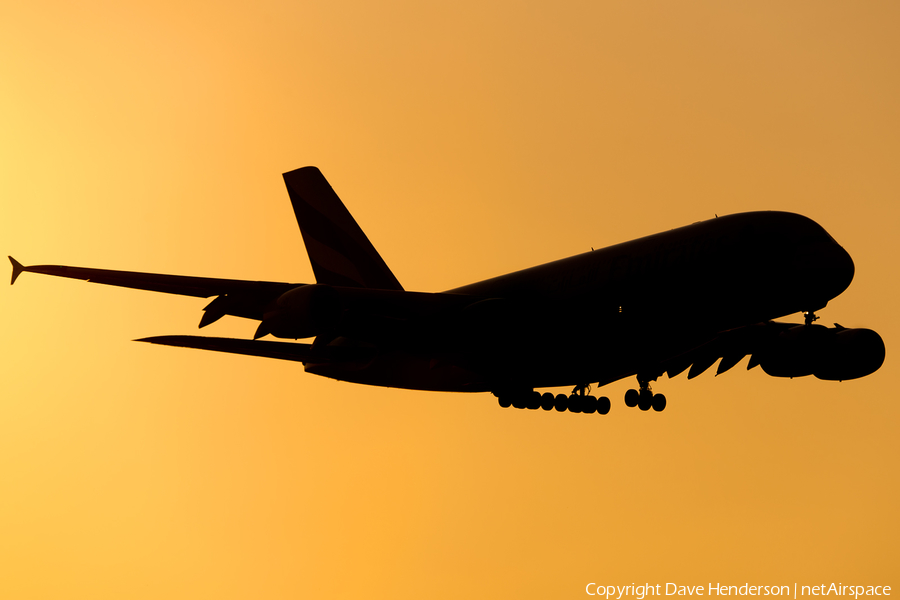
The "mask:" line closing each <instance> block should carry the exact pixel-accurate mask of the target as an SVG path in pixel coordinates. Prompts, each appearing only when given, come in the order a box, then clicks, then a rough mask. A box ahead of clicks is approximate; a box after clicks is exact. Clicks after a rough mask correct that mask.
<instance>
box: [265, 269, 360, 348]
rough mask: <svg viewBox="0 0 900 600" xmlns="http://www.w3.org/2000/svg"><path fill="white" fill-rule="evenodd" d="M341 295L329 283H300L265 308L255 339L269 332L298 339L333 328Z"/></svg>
mask: <svg viewBox="0 0 900 600" xmlns="http://www.w3.org/2000/svg"><path fill="white" fill-rule="evenodd" d="M342 312H343V310H342V307H341V302H340V298H339V297H338V293H337V291H336V290H335V289H334V288H332V287H331V286H328V285H322V284H318V283H316V284H311V285H302V286H299V287H295V288H293V289H291V290H288V291H287V292H285V293H284V294H282V295H281V296H279V297H278V299H277V300H275V302H273V303H272V304H271V305H270V306H269V307H268V308H267V309H266V311H265V314H264V315H263V319H262V322H261V323H260V324H259V328H258V329H257V330H256V334H255V335H254V336H253V338H254V339H257V338H261V337H263V336H264V335H266V334H268V333H271V334H272V335H274V336H275V337H279V338H285V339H299V338H309V337H315V336H317V335H319V334H320V333H325V332H330V331H333V330H334V328H335V327H337V325H338V323H339V322H340V320H341V313H342Z"/></svg>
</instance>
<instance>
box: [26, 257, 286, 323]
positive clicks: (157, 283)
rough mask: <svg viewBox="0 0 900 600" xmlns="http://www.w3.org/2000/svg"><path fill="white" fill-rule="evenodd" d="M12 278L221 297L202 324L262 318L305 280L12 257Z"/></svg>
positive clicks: (208, 307)
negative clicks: (192, 273)
mask: <svg viewBox="0 0 900 600" xmlns="http://www.w3.org/2000/svg"><path fill="white" fill-rule="evenodd" d="M9 261H10V262H11V263H12V267H13V271H12V280H11V281H10V284H14V283H15V282H16V279H17V278H18V277H19V275H21V274H22V273H25V272H27V273H41V274H44V275H53V276H54V277H67V278H69V279H81V280H82V281H89V282H92V283H102V284H105V285H115V286H118V287H126V288H132V289H137V290H149V291H152V292H163V293H165V294H178V295H180V296H194V297H196V298H209V297H211V296H218V298H216V299H215V300H213V302H212V303H211V304H209V306H207V307H206V308H205V309H204V310H205V312H204V316H203V320H202V321H201V322H200V326H201V327H204V326H205V325H208V324H210V323H212V322H214V321H216V320H217V319H219V318H221V317H222V316H223V315H226V314H228V315H234V316H237V317H245V318H248V319H262V316H263V311H264V309H265V307H266V305H268V304H269V303H270V302H271V301H273V300H275V299H276V298H278V297H279V296H280V295H281V294H283V293H285V292H286V291H288V290H289V289H291V288H295V287H297V286H299V285H303V284H301V283H281V282H276V281H246V280H243V279H218V278H215V277H190V276H185V275H164V274H161V273H140V272H137V271H113V270H110V269H89V268H84V267H67V266H63V265H34V266H30V267H26V266H24V265H22V264H21V263H20V262H19V261H17V260H16V259H14V258H13V257H12V256H10V257H9Z"/></svg>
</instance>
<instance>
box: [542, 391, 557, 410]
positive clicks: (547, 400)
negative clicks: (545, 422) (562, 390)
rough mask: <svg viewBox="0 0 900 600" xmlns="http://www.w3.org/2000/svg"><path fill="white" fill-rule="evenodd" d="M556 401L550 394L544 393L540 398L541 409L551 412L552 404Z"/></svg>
mask: <svg viewBox="0 0 900 600" xmlns="http://www.w3.org/2000/svg"><path fill="white" fill-rule="evenodd" d="M555 401H556V397H555V396H554V395H553V394H551V393H550V392H545V393H544V394H543V395H542V396H541V408H543V409H544V410H553V403H554V402H555Z"/></svg>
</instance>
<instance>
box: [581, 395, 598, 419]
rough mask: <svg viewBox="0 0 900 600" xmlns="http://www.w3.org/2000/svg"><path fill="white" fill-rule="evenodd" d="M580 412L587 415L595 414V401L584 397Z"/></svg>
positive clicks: (592, 398) (590, 397) (589, 397)
mask: <svg viewBox="0 0 900 600" xmlns="http://www.w3.org/2000/svg"><path fill="white" fill-rule="evenodd" d="M581 402H582V404H581V411H582V412H583V413H585V414H587V415H589V414H591V413H595V412H597V399H596V398H594V397H593V396H585V397H584V398H583V399H582V401H581Z"/></svg>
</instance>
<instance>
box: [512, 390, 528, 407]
mask: <svg viewBox="0 0 900 600" xmlns="http://www.w3.org/2000/svg"><path fill="white" fill-rule="evenodd" d="M510 396H512V405H513V408H525V405H526V404H527V403H528V395H527V394H523V393H521V392H519V393H518V394H516V393H512V394H510Z"/></svg>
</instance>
